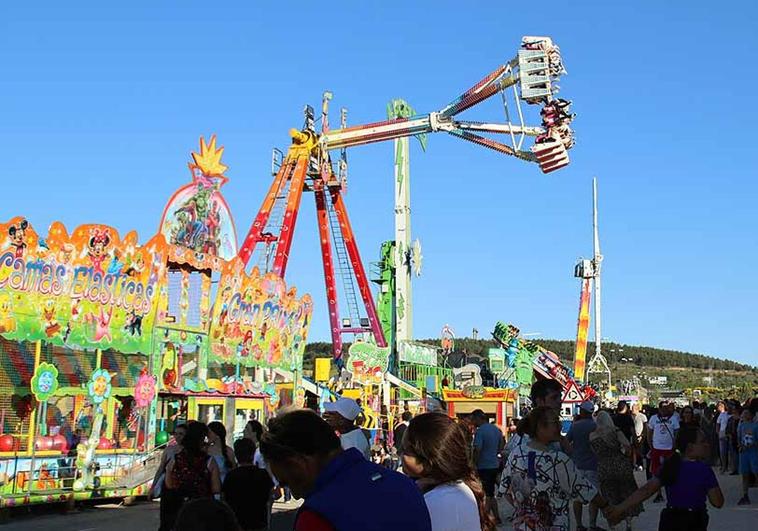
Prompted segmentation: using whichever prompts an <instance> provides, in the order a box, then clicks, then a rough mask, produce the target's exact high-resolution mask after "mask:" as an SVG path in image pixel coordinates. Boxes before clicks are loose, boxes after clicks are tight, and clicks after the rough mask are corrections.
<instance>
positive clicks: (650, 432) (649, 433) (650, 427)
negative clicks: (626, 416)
mask: <svg viewBox="0 0 758 531" xmlns="http://www.w3.org/2000/svg"><path fill="white" fill-rule="evenodd" d="M645 429H646V432H647V445H648V446H649V447H650V448H653V430H654V429H655V423H653V422H651V421H648V424H647V426H646V427H645Z"/></svg>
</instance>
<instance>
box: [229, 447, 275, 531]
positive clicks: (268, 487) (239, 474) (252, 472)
mask: <svg viewBox="0 0 758 531" xmlns="http://www.w3.org/2000/svg"><path fill="white" fill-rule="evenodd" d="M234 455H235V457H236V458H237V462H238V463H239V466H238V467H237V468H235V469H233V470H231V471H230V472H229V473H228V474H227V475H226V478H225V479H224V485H223V487H222V489H221V491H222V493H223V495H224V501H225V502H226V503H228V504H229V506H230V507H231V508H232V510H233V511H234V514H235V515H236V516H237V520H238V521H239V524H240V528H241V529H243V530H245V531H250V530H258V529H266V528H267V524H268V522H267V521H268V500H269V497H270V496H271V491H272V489H273V488H274V484H273V483H272V481H271V478H270V477H269V475H268V472H266V471H265V470H263V469H260V468H258V467H256V466H255V465H253V456H254V455H255V443H254V442H253V441H252V440H250V439H240V440H238V441H235V443H234Z"/></svg>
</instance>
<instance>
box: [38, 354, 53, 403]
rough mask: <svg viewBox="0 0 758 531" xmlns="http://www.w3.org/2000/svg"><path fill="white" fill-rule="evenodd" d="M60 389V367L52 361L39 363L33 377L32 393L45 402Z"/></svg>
mask: <svg viewBox="0 0 758 531" xmlns="http://www.w3.org/2000/svg"><path fill="white" fill-rule="evenodd" d="M57 390H58V368H57V367H56V366H55V365H51V364H50V363H47V362H43V363H40V364H39V367H37V370H36V371H34V376H33V377H32V393H33V394H34V398H36V399H37V400H38V401H40V402H45V401H46V400H47V399H48V398H50V396H52V395H53V394H54V393H55V391H57Z"/></svg>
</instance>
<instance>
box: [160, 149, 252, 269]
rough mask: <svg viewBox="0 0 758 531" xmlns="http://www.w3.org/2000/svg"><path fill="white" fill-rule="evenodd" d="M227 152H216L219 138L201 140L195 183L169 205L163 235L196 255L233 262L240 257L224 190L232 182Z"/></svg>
mask: <svg viewBox="0 0 758 531" xmlns="http://www.w3.org/2000/svg"><path fill="white" fill-rule="evenodd" d="M223 153H224V148H223V147H220V148H216V136H215V135H213V136H211V138H210V141H209V142H208V143H206V142H205V139H204V138H201V139H200V152H199V153H195V152H193V153H192V159H193V162H190V163H189V169H190V173H191V174H192V182H191V183H190V184H188V185H186V186H184V187H182V188H180V189H179V190H178V191H177V192H176V193H175V194H174V196H173V197H172V198H171V200H170V201H169V203H168V205H167V206H166V211H165V212H164V214H163V220H162V222H161V233H162V234H163V235H164V236H165V237H166V239H167V241H168V242H169V243H171V244H173V245H177V246H180V247H184V248H186V249H188V250H191V251H192V252H194V253H198V254H205V255H209V256H217V257H219V258H222V259H223V260H231V259H232V258H233V257H234V256H235V255H236V253H237V236H236V233H235V230H234V221H233V219H232V216H231V213H230V212H229V207H228V205H227V204H226V200H224V197H223V196H222V195H221V192H220V189H221V187H222V186H223V185H224V184H225V183H226V182H227V181H228V179H227V177H226V176H225V175H224V172H225V171H226V170H227V166H226V165H224V164H222V163H221V155H222V154H223Z"/></svg>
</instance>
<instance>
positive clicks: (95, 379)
mask: <svg viewBox="0 0 758 531" xmlns="http://www.w3.org/2000/svg"><path fill="white" fill-rule="evenodd" d="M87 390H88V391H89V396H90V398H91V399H92V402H93V403H94V404H96V405H100V404H101V403H102V402H103V401H104V400H106V399H107V398H109V397H110V396H111V375H110V373H108V371H106V370H105V369H97V370H96V371H95V372H93V373H92V376H90V379H89V385H88V386H87Z"/></svg>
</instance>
